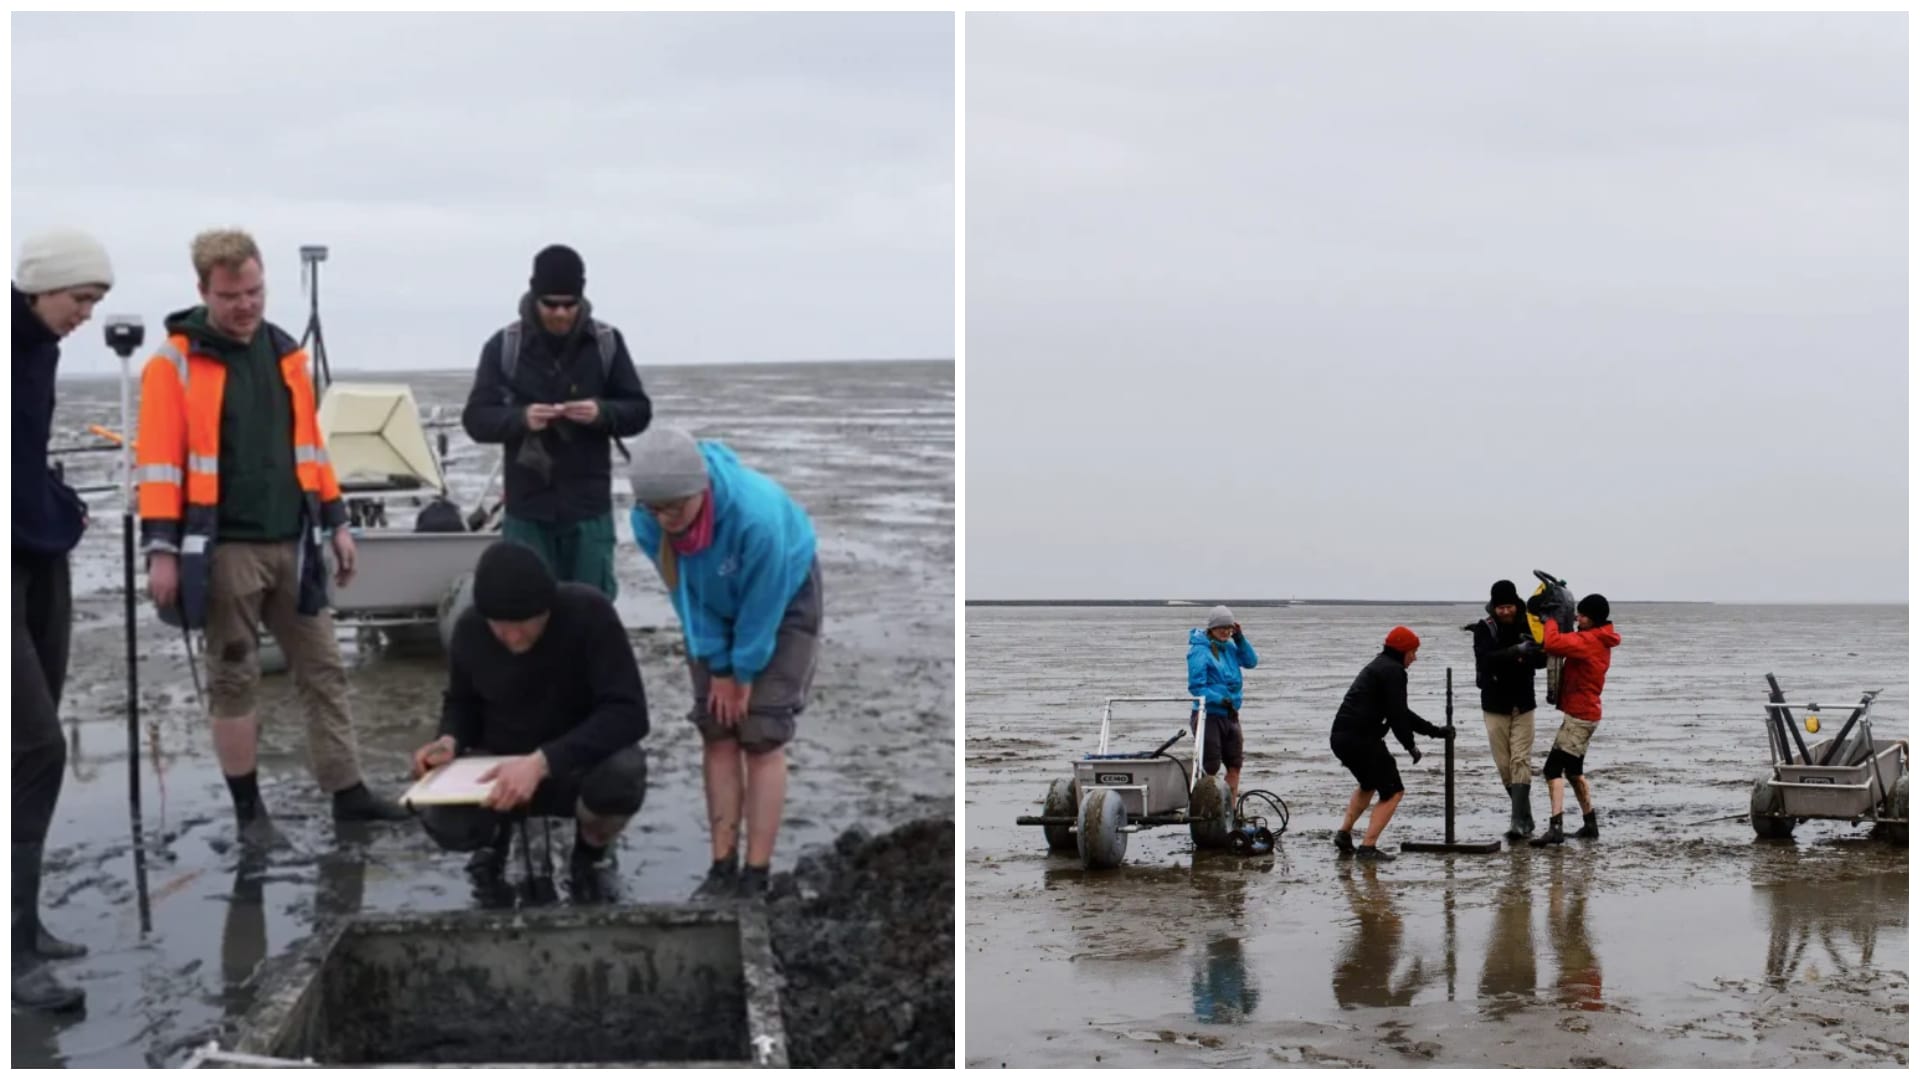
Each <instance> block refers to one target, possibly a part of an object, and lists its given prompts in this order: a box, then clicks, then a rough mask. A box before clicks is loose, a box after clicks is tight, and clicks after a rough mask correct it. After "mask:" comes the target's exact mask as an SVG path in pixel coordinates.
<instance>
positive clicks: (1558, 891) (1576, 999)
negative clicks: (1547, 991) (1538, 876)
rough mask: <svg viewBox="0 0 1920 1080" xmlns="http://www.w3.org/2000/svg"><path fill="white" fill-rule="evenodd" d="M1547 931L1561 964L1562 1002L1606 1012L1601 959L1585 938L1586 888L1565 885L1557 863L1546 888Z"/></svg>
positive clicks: (1556, 861) (1559, 984) (1565, 882)
mask: <svg viewBox="0 0 1920 1080" xmlns="http://www.w3.org/2000/svg"><path fill="white" fill-rule="evenodd" d="M1547 931H1548V933H1549V934H1551V935H1552V937H1553V953H1554V959H1555V960H1557V961H1558V962H1559V964H1560V976H1559V979H1558V981H1557V983H1556V985H1558V986H1559V988H1560V1000H1561V1002H1562V1003H1563V1004H1568V1005H1573V1006H1576V1007H1578V1008H1580V1009H1584V1010H1587V1011H1589V1012H1598V1011H1600V1010H1602V1009H1605V1008H1606V1007H1607V1003H1606V1002H1605V1001H1603V1000H1601V977H1600V958H1599V957H1598V956H1597V955H1595V953H1594V951H1593V940H1592V939H1591V938H1590V937H1589V936H1588V934H1587V887H1586V885H1585V884H1584V883H1582V882H1579V881H1574V882H1572V883H1568V882H1567V880H1566V875H1565V874H1563V873H1562V871H1561V867H1560V864H1559V861H1558V860H1555V862H1554V865H1553V875H1552V877H1551V878H1550V879H1549V880H1548V884H1547Z"/></svg>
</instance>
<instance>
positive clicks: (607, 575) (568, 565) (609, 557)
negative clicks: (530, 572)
mask: <svg viewBox="0 0 1920 1080" xmlns="http://www.w3.org/2000/svg"><path fill="white" fill-rule="evenodd" d="M500 535H501V536H502V537H504V538H506V539H508V540H513V541H517V542H519V543H522V544H525V545H527V546H528V547H530V548H532V549H533V550H535V551H537V552H539V553H540V558H541V560H542V561H544V562H545V563H546V564H547V569H549V570H551V571H553V576H554V577H556V578H558V579H560V580H561V581H577V582H579V583H580V584H582V585H591V586H593V587H594V588H596V589H599V590H600V591H601V592H603V593H605V594H606V595H607V599H609V600H612V599H613V598H614V597H615V596H617V595H618V594H619V592H620V585H619V583H618V582H616V581H614V579H613V515H612V514H611V513H609V514H607V515H606V516H605V517H597V518H588V519H586V520H585V521H574V522H569V523H567V524H565V525H558V524H555V523H553V522H550V521H527V520H525V519H523V518H517V517H514V516H513V515H512V514H511V513H509V514H508V515H507V520H506V523H505V524H503V525H502V526H501V527H500Z"/></svg>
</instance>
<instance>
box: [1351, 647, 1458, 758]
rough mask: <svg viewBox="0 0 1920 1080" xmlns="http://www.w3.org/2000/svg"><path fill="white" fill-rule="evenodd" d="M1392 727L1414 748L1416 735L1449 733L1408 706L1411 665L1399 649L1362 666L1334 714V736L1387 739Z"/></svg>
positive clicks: (1390, 650)
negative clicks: (1408, 666)
mask: <svg viewBox="0 0 1920 1080" xmlns="http://www.w3.org/2000/svg"><path fill="white" fill-rule="evenodd" d="M1389 730H1391V731H1392V732H1393V737H1394V738H1396V739H1398V740H1400V745H1402V746H1404V747H1406V748H1407V749H1408V750H1412V749H1413V734H1414V732H1416V731H1417V732H1419V733H1420V734H1422V735H1425V736H1427V737H1428V738H1433V739H1437V738H1440V737H1441V736H1442V735H1443V734H1445V732H1443V731H1442V730H1441V729H1439V728H1437V727H1435V726H1433V725H1432V724H1429V723H1427V722H1426V721H1425V720H1422V719H1421V718H1420V716H1419V714H1417V713H1415V712H1414V711H1413V710H1412V709H1409V708H1407V664H1406V659H1405V657H1404V656H1403V655H1402V654H1401V653H1400V652H1399V650H1397V649H1382V650H1380V655H1379V656H1376V657H1374V658H1373V659H1372V660H1370V661H1368V662H1367V666H1366V667H1363V668H1361V669H1360V675H1359V677H1357V678H1355V679H1354V680H1353V686H1352V687H1350V688H1349V689H1348V690H1347V696H1346V699H1345V700H1344V701H1342V702H1340V711H1339V712H1337V713H1335V714H1334V715H1333V738H1334V739H1336V740H1338V739H1384V738H1386V736H1387V732H1388V731H1389Z"/></svg>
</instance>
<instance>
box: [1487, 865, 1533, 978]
mask: <svg viewBox="0 0 1920 1080" xmlns="http://www.w3.org/2000/svg"><path fill="white" fill-rule="evenodd" d="M1509 866H1510V869H1509V871H1508V874H1507V881H1506V884H1504V885H1502V886H1501V888H1500V893H1499V895H1498V897H1497V898H1496V900H1495V903H1494V909H1493V928H1492V929H1491V930H1489V931H1488V932H1487V962H1486V966H1485V967H1483V968H1481V969H1480V1003H1481V1005H1482V1007H1483V1008H1485V1009H1486V1011H1487V1013H1488V1014H1489V1015H1492V1016H1504V1015H1506V1014H1507V1013H1510V1012H1514V1011H1517V1010H1519V1009H1522V1008H1525V1007H1526V1006H1527V1005H1529V1004H1531V1003H1532V1002H1533V997H1534V990H1535V987H1536V986H1537V985H1538V978H1539V973H1538V972H1537V971H1536V970H1535V968H1534V960H1533V894H1532V892H1531V891H1530V890H1529V889H1528V887H1527V885H1528V883H1527V864H1526V863H1524V862H1521V861H1519V860H1515V861H1514V862H1512V863H1511V864H1509Z"/></svg>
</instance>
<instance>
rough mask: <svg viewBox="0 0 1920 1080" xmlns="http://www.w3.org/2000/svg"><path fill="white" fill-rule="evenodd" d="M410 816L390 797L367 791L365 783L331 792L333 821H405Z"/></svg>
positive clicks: (404, 808) (410, 815) (405, 809)
mask: <svg viewBox="0 0 1920 1080" xmlns="http://www.w3.org/2000/svg"><path fill="white" fill-rule="evenodd" d="M412 816H413V815H412V814H411V813H409V812H408V811H407V808H406V807H404V806H401V805H400V804H399V803H397V802H395V801H393V800H392V799H389V798H386V797H384V796H380V795H375V794H374V793H373V792H371V791H368V790H367V785H366V784H365V783H359V784H355V785H353V786H352V787H350V788H342V789H341V790H339V791H336V792H334V793H333V820H335V821H406V820H407V819H408V818H411V817H412Z"/></svg>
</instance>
